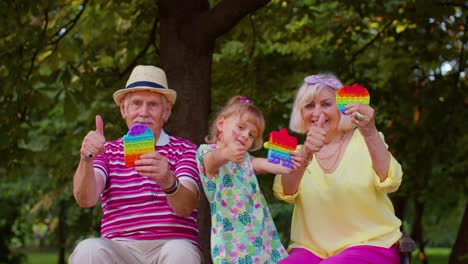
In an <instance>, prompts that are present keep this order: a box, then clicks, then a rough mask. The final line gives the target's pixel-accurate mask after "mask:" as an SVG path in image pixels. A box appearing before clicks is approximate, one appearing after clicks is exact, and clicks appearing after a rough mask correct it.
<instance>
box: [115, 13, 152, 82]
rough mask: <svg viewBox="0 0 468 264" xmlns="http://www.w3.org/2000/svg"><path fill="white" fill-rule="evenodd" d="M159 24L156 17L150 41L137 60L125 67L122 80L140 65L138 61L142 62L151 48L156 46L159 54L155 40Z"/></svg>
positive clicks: (121, 73) (120, 76)
mask: <svg viewBox="0 0 468 264" xmlns="http://www.w3.org/2000/svg"><path fill="white" fill-rule="evenodd" d="M158 23H159V19H158V17H156V18H155V19H154V22H153V27H152V28H151V32H150V35H149V38H148V41H147V42H146V44H145V47H144V48H143V49H142V50H141V51H140V52H139V53H138V54H137V55H136V56H135V58H134V59H133V60H132V61H131V62H130V63H129V64H128V65H127V67H125V69H124V70H123V71H122V72H120V73H119V78H120V79H122V78H123V77H124V76H126V75H127V73H129V72H130V71H131V70H132V69H133V68H134V67H135V66H136V65H137V63H138V60H140V59H141V58H142V57H143V56H144V55H145V54H146V52H147V51H148V49H149V48H150V47H151V46H154V47H155V49H156V52H159V49H158V47H157V45H156V42H155V39H156V31H157V29H158Z"/></svg>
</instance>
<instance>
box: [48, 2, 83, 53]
mask: <svg viewBox="0 0 468 264" xmlns="http://www.w3.org/2000/svg"><path fill="white" fill-rule="evenodd" d="M88 1H89V0H84V1H83V3H82V4H81V6H82V7H83V8H81V10H80V12H78V14H77V15H76V16H75V18H74V19H72V20H70V21H68V23H67V24H65V25H64V26H63V27H60V29H59V30H57V32H55V33H54V36H55V38H53V39H52V40H51V41H50V42H49V45H54V44H57V43H58V42H59V41H60V40H61V39H62V38H64V37H65V36H66V35H67V34H68V33H69V32H70V31H71V30H72V29H73V27H75V25H76V24H77V23H78V20H79V19H80V17H81V15H82V14H83V12H84V11H85V9H86V5H87V4H88ZM63 29H65V32H64V33H63V34H61V33H60V32H62V30H63Z"/></svg>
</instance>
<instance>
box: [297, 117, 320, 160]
mask: <svg viewBox="0 0 468 264" xmlns="http://www.w3.org/2000/svg"><path fill="white" fill-rule="evenodd" d="M325 121H326V118H325V115H324V114H323V113H322V114H320V116H319V118H318V120H317V121H316V122H314V123H313V124H312V126H311V127H310V128H309V131H308V132H307V138H306V140H305V142H304V148H303V149H304V150H305V152H306V158H307V159H311V158H312V155H313V154H314V153H316V152H318V151H320V149H321V148H322V147H323V145H324V141H325V135H326V131H325V129H323V124H324V123H325Z"/></svg>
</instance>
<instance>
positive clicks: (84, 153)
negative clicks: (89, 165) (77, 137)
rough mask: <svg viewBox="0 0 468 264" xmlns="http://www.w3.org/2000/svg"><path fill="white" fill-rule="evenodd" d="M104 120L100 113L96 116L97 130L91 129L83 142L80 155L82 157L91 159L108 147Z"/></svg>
mask: <svg viewBox="0 0 468 264" xmlns="http://www.w3.org/2000/svg"><path fill="white" fill-rule="evenodd" d="M105 142H106V138H105V137H104V122H103V121H102V117H101V116H100V115H97V116H96V130H92V131H89V132H88V134H87V135H86V136H85V137H84V139H83V142H82V143H81V150H80V156H81V159H84V160H91V159H92V158H93V157H95V156H97V155H99V154H101V153H104V152H105V151H106V148H105V147H104V143H105Z"/></svg>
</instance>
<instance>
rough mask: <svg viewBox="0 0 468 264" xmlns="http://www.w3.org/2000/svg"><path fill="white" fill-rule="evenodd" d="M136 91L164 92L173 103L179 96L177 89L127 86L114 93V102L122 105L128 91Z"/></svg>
mask: <svg viewBox="0 0 468 264" xmlns="http://www.w3.org/2000/svg"><path fill="white" fill-rule="evenodd" d="M136 91H150V92H154V93H160V94H163V95H164V96H166V98H167V100H168V101H169V102H170V103H171V104H174V103H175V101H176V98H177V93H176V91H174V90H172V89H161V88H154V87H132V88H125V89H120V90H117V91H116V92H115V93H114V95H113V97H114V102H115V103H116V104H117V105H120V103H121V101H122V99H123V98H124V96H125V95H126V94H127V93H131V92H136Z"/></svg>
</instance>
